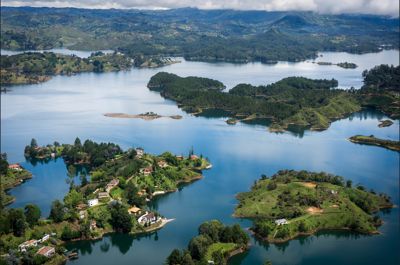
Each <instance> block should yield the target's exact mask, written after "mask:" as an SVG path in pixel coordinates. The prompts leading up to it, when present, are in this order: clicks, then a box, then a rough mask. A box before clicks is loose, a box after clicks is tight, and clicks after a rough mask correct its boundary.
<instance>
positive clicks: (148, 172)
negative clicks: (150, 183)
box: [140, 167, 153, 176]
mask: <svg viewBox="0 0 400 265" xmlns="http://www.w3.org/2000/svg"><path fill="white" fill-rule="evenodd" d="M140 171H141V172H142V173H143V175H145V176H149V175H151V173H153V168H152V167H146V168H142V169H141V170H140Z"/></svg>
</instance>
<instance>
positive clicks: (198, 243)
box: [188, 235, 212, 260]
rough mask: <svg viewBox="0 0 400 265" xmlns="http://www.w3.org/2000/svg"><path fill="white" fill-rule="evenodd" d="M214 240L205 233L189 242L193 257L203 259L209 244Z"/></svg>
mask: <svg viewBox="0 0 400 265" xmlns="http://www.w3.org/2000/svg"><path fill="white" fill-rule="evenodd" d="M211 243H212V241H211V239H210V238H209V237H208V236H205V235H199V236H196V237H194V238H192V240H190V242H189V247H188V250H189V252H190V255H191V256H192V258H193V259H197V260H201V259H202V258H203V257H204V255H205V253H206V252H207V248H208V246H209V245H211Z"/></svg>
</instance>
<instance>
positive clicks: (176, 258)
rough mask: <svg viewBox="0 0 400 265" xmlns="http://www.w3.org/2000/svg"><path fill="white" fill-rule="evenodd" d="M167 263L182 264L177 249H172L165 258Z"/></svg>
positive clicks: (172, 264)
mask: <svg viewBox="0 0 400 265" xmlns="http://www.w3.org/2000/svg"><path fill="white" fill-rule="evenodd" d="M167 264H168V265H179V264H182V255H181V252H180V251H179V249H174V250H172V252H171V254H169V256H168V258H167Z"/></svg>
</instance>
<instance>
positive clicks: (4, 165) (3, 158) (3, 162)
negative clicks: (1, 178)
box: [0, 153, 8, 175]
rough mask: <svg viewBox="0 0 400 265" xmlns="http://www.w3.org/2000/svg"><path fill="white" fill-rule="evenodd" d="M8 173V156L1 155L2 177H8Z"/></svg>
mask: <svg viewBox="0 0 400 265" xmlns="http://www.w3.org/2000/svg"><path fill="white" fill-rule="evenodd" d="M7 172H8V162H7V154H6V153H2V154H1V155H0V175H7Z"/></svg>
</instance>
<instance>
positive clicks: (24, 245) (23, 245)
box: [18, 239, 38, 252]
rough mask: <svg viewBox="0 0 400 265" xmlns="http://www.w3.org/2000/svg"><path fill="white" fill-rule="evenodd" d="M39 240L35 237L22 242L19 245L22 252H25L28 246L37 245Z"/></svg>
mask: <svg viewBox="0 0 400 265" xmlns="http://www.w3.org/2000/svg"><path fill="white" fill-rule="evenodd" d="M37 243H38V241H37V240H35V239H32V240H28V241H25V242H24V243H22V244H19V245H18V249H19V251H20V252H25V251H26V249H27V248H32V247H36V246H37Z"/></svg>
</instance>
